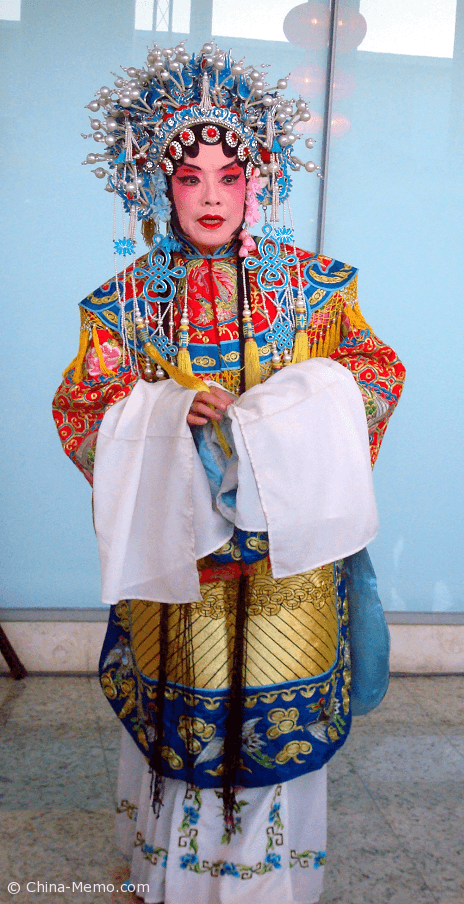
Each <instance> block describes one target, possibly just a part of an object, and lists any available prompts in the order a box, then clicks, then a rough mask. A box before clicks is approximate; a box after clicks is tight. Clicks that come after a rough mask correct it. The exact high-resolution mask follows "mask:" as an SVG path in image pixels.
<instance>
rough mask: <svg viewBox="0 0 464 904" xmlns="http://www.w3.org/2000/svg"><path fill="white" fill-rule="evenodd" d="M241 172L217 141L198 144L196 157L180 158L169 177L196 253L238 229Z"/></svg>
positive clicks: (242, 201) (212, 247) (211, 248)
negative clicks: (182, 159)
mask: <svg viewBox="0 0 464 904" xmlns="http://www.w3.org/2000/svg"><path fill="white" fill-rule="evenodd" d="M245 192H246V179H245V173H244V172H243V169H242V167H241V166H239V165H238V163H237V162H236V161H235V160H233V159H231V158H230V157H226V155H225V154H224V152H223V150H222V147H221V145H220V144H213V145H206V144H200V150H199V153H198V157H189V156H188V155H187V154H186V155H185V157H184V163H183V164H182V166H180V167H179V168H178V170H177V172H176V173H175V175H174V176H173V177H172V199H173V201H174V205H175V208H176V211H177V216H178V219H179V224H180V227H181V229H182V232H183V233H184V235H185V236H186V238H188V239H190V241H191V242H193V244H194V245H195V246H196V247H197V248H198V250H199V252H200V254H212V253H213V252H214V251H215V250H216V249H217V248H220V246H221V245H224V244H225V243H226V242H228V241H229V240H230V239H231V238H232V236H233V235H234V233H236V232H238V231H239V230H240V227H241V225H242V221H243V211H244V205H245Z"/></svg>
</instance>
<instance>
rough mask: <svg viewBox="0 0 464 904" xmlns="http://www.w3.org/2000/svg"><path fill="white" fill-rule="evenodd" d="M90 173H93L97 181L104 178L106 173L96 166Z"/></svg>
mask: <svg viewBox="0 0 464 904" xmlns="http://www.w3.org/2000/svg"><path fill="white" fill-rule="evenodd" d="M92 172H93V173H95V175H96V177H97V179H103V178H104V176H106V172H105V170H104V169H103V167H102V166H98V167H97V169H95V170H92Z"/></svg>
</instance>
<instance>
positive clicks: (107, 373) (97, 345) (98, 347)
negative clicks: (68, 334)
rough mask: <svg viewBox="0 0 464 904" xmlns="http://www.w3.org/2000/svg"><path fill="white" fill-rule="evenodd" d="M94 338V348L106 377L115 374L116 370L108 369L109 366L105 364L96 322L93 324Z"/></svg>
mask: <svg viewBox="0 0 464 904" xmlns="http://www.w3.org/2000/svg"><path fill="white" fill-rule="evenodd" d="M92 339H93V345H94V348H95V351H96V354H97V358H98V363H99V365H100V370H101V372H102V374H103V376H104V377H109V376H111V374H114V370H108V368H107V366H106V364H105V359H104V357H103V352H102V349H101V345H100V340H99V338H98V330H97V327H96V325H95V323H94V324H92Z"/></svg>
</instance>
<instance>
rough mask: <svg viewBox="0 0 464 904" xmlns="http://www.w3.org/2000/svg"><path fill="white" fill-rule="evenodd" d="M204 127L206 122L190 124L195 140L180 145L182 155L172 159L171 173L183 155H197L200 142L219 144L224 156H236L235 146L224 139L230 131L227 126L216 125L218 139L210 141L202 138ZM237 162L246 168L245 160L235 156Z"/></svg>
mask: <svg viewBox="0 0 464 904" xmlns="http://www.w3.org/2000/svg"><path fill="white" fill-rule="evenodd" d="M205 127H206V128H208V123H204V122H199V123H197V125H195V126H191V128H190V131H191V132H193V134H194V135H195V141H194V143H193V144H190V145H187V146H185V147H184V146H182V145H181V147H182V157H181V158H180V159H179V160H177V161H176V160H172V164H173V166H174V171H173V173H172V175H174V173H175V172H176V171H177V169H178V168H179V166H182V164H183V163H184V162H185V155H187V156H188V157H198V154H199V153H200V144H206V145H212V144H220V145H221V147H222V152H223V154H224V156H225V157H230V159H231V160H232V159H233V158H234V157H236V156H237V146H236V147H234V148H233V147H231V146H230V144H228V143H227V141H226V133H227V132H229V131H230V129H229V128H225V126H220V125H218V126H216V127H215V128H217V130H218V132H219V135H220V138H219V141H212V142H210V141H205V140H204V138H203V137H202V134H201V133H202V131H203V129H204V128H205ZM179 144H181V142H179ZM169 159H170V160H171V159H172V158H171V156H169ZM237 163H238V165H239V166H241V167H242V169H243V170H245V169H246V162H245V161H243V163H242V161H241V160H239V159H238V158H237ZM168 183H169V177H168Z"/></svg>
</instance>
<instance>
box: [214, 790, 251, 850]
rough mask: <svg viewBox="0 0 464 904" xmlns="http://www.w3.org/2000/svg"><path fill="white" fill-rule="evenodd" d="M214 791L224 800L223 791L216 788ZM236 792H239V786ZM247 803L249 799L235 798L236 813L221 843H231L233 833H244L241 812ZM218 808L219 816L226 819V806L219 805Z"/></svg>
mask: <svg viewBox="0 0 464 904" xmlns="http://www.w3.org/2000/svg"><path fill="white" fill-rule="evenodd" d="M214 793H215V795H216V797H217V798H218V799H219V800H220V801H222V799H223V798H222V791H217V790H216V788H215V789H214ZM235 793H238V788H236V789H235ZM247 805H248V801H247V800H237V799H236V800H235V803H234V813H233V816H232V819H231V821H230V823H228V831H227V832H224V834H223V836H222V838H221V844H230V839H231V837H232V835H237V834H239V835H241V834H242V826H241V822H242V817H241V816H240V813H241V811H242V809H243V807H246V806H247ZM218 809H219V813H218V816H220V817H221V819H222V820H224V819H225V814H224V807H223V806H220V807H218Z"/></svg>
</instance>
